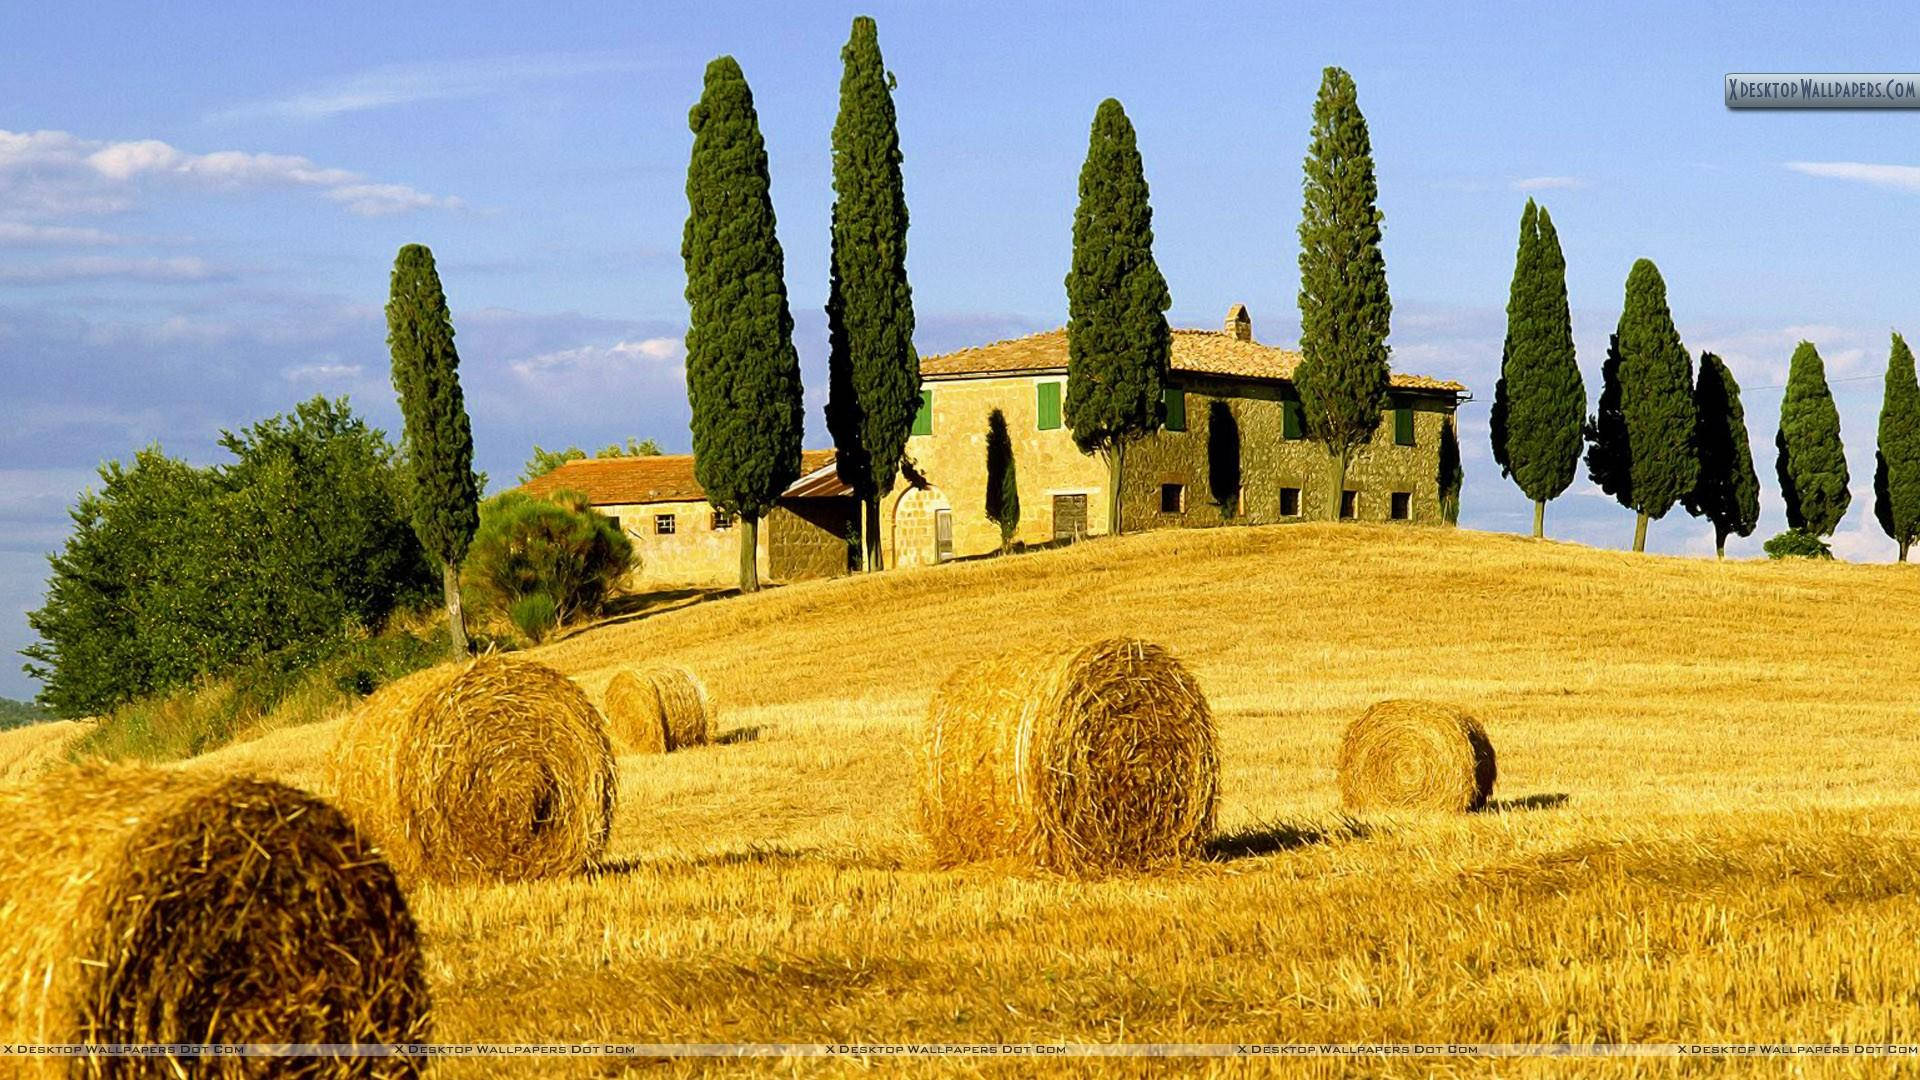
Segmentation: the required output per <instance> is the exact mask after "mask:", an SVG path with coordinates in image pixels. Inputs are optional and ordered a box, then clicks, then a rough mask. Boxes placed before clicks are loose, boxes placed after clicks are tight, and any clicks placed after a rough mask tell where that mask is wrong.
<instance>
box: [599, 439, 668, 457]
mask: <svg viewBox="0 0 1920 1080" xmlns="http://www.w3.org/2000/svg"><path fill="white" fill-rule="evenodd" d="M664 453H666V451H664V450H662V449H660V444H659V443H657V442H655V441H654V440H652V439H636V438H634V437H633V436H631V435H629V436H627V441H626V443H625V444H624V445H623V444H621V443H608V444H607V445H605V446H603V447H601V448H600V449H598V450H595V451H594V452H593V456H594V457H595V458H622V457H660V456H661V455H662V454H664Z"/></svg>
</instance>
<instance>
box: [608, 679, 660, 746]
mask: <svg viewBox="0 0 1920 1080" xmlns="http://www.w3.org/2000/svg"><path fill="white" fill-rule="evenodd" d="M605 700H606V708H605V709H604V710H603V711H604V712H605V713H606V714H607V730H608V732H610V733H611V734H612V735H613V741H614V742H615V743H618V744H619V745H620V746H621V747H622V748H624V749H625V750H627V752H629V753H633V754H664V753H666V752H667V722H666V717H665V716H663V715H661V711H660V695H659V693H658V692H657V691H655V690H654V688H653V684H652V683H649V682H643V681H641V679H640V677H639V676H637V675H635V674H634V673H633V672H631V671H622V672H620V673H618V674H616V675H615V676H614V677H613V681H612V682H609V683H608V684H607V695H606V699H605Z"/></svg>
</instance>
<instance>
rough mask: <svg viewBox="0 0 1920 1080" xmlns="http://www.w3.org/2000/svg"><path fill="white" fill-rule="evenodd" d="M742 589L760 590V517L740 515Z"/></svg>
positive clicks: (743, 590) (744, 591) (745, 591)
mask: <svg viewBox="0 0 1920 1080" xmlns="http://www.w3.org/2000/svg"><path fill="white" fill-rule="evenodd" d="M740 591H741V592H743V593H750V592H759V591H760V519H759V518H758V517H755V516H753V515H752V514H741V515H740Z"/></svg>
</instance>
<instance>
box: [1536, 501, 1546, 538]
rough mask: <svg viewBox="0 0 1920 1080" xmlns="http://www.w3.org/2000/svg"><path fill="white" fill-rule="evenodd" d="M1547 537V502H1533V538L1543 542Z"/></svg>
mask: <svg viewBox="0 0 1920 1080" xmlns="http://www.w3.org/2000/svg"><path fill="white" fill-rule="evenodd" d="M1546 535H1547V500H1545V499H1535V500H1533V538H1534V539H1535V540H1543V539H1545V538H1546Z"/></svg>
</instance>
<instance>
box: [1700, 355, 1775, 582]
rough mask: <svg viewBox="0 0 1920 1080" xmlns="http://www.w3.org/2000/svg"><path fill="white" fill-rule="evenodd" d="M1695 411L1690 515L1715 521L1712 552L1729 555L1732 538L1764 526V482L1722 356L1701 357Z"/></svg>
mask: <svg viewBox="0 0 1920 1080" xmlns="http://www.w3.org/2000/svg"><path fill="white" fill-rule="evenodd" d="M1693 411H1694V415H1695V416H1696V417H1698V425H1697V426H1696V427H1695V429H1694V432H1695V441H1696V443H1697V446H1698V449H1699V455H1700V476H1699V479H1697V480H1695V481H1694V485H1693V491H1692V492H1690V493H1689V494H1688V495H1687V498H1686V506H1687V513H1689V514H1692V515H1693V516H1694V517H1704V518H1706V519H1707V520H1709V521H1711V522H1713V551H1714V554H1715V556H1716V557H1718V558H1722V559H1724V558H1726V557H1727V537H1729V536H1752V535H1753V527H1754V526H1755V525H1757V524H1759V523H1760V481H1759V478H1758V477H1756V476H1755V475H1754V472H1753V451H1752V449H1751V448H1750V447H1749V446H1748V445H1747V413H1746V410H1745V409H1743V408H1742V407H1741V405H1740V384H1739V383H1738V382H1736V381H1734V378H1733V372H1732V371H1729V370H1728V369H1727V365H1726V364H1725V363H1724V362H1723V361H1721V359H1720V358H1719V357H1718V356H1715V355H1714V354H1712V353H1710V352H1703V353H1701V354H1700V378H1699V381H1698V382H1696V383H1694V388H1693Z"/></svg>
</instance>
